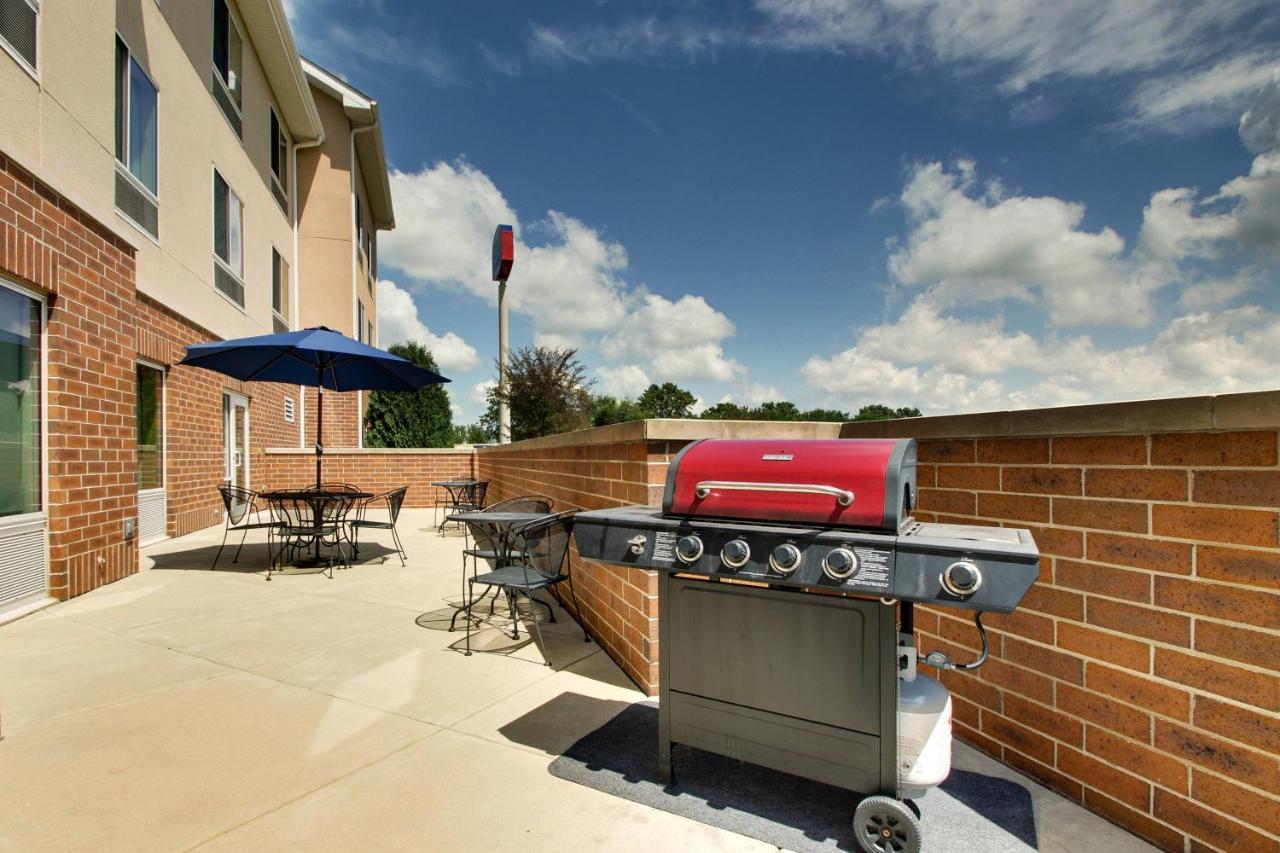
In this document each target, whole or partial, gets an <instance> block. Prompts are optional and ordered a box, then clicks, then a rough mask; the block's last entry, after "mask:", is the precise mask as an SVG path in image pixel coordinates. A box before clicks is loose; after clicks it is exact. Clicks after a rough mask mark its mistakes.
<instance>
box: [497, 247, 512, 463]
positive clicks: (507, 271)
mask: <svg viewBox="0 0 1280 853" xmlns="http://www.w3.org/2000/svg"><path fill="white" fill-rule="evenodd" d="M515 259H516V235H515V232H514V230H513V229H512V228H511V226H510V225H499V226H498V227H497V228H496V229H495V230H494V232H493V280H494V281H496V282H497V283H498V443H499V444H508V443H510V441H511V407H510V406H508V405H507V398H506V393H507V278H508V276H510V275H511V267H512V265H514V264H515Z"/></svg>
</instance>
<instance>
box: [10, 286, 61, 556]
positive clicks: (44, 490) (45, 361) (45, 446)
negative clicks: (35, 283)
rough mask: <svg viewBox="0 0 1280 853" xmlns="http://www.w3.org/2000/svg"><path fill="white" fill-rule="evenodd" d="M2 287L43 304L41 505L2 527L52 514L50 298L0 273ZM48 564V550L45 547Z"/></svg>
mask: <svg viewBox="0 0 1280 853" xmlns="http://www.w3.org/2000/svg"><path fill="white" fill-rule="evenodd" d="M0 290H9V291H11V292H13V293H16V294H18V295H19V296H25V297H27V298H28V299H30V300H32V301H34V302H36V303H37V304H38V305H39V306H40V508H39V509H37V510H35V511H33V512H22V513H14V514H13V515H3V516H0V529H4V528H7V527H9V526H11V525H19V524H26V523H29V522H32V521H41V522H44V521H47V520H48V515H49V300H48V298H47V297H46V296H45V294H43V293H41V292H39V291H36V290H30V289H28V288H26V287H23V286H22V285H21V284H19V283H18V282H16V281H14V280H13V279H12V278H10V277H9V276H7V275H5V274H3V273H0ZM44 556H45V564H46V565H48V561H49V553H48V549H47V543H46V550H45V555H44Z"/></svg>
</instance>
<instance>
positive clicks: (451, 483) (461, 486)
mask: <svg viewBox="0 0 1280 853" xmlns="http://www.w3.org/2000/svg"><path fill="white" fill-rule="evenodd" d="M480 482H481V481H480V480H436V481H435V482H433V483H432V484H431V485H433V486H438V487H439V488H442V489H444V491H445V494H446V495H447V496H448V497H447V498H446V501H447V502H448V505H447V506H446V507H445V517H444V518H443V519H441V521H440V523H439V524H438V525H436V532H437V533H443V532H444V526H445V525H446V524H448V523H449V522H450V521H452V519H451V518H450V517H449V513H452V512H456V511H457V509H458V507H459V506H460V505H461V504H462V503H463V497H464V496H465V495H466V493H467V490H468V489H473V488H475V487H476V486H478V485H480ZM423 529H424V530H430V529H431V528H429V527H427V528H423Z"/></svg>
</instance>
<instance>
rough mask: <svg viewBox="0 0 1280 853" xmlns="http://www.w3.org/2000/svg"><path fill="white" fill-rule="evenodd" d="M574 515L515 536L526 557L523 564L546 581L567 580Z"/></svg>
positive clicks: (553, 518) (559, 516)
mask: <svg viewBox="0 0 1280 853" xmlns="http://www.w3.org/2000/svg"><path fill="white" fill-rule="evenodd" d="M575 513H576V510H573V511H570V512H562V513H559V514H557V515H553V516H551V517H549V518H545V519H541V520H539V521H535V522H533V523H532V524H528V525H525V526H524V527H522V528H521V529H520V531H519V532H518V533H517V534H516V544H517V546H518V547H519V549H520V551H521V552H522V554H523V556H524V560H523V561H522V562H524V564H525V565H527V566H528V567H529V568H531V569H533V570H535V571H537V573H538V574H540V575H542V576H543V577H544V578H549V579H552V580H554V579H556V578H561V577H564V572H563V569H564V561H565V556H566V555H567V554H568V553H569V539H570V538H571V537H572V536H573V517H574V515H575Z"/></svg>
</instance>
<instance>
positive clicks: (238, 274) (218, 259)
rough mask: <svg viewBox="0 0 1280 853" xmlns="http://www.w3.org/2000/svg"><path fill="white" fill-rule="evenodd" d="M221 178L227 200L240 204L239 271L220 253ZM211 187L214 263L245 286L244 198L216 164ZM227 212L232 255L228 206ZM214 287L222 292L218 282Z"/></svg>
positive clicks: (230, 300) (228, 298)
mask: <svg viewBox="0 0 1280 853" xmlns="http://www.w3.org/2000/svg"><path fill="white" fill-rule="evenodd" d="M219 180H220V181H222V185H223V186H225V187H226V188H227V196H228V199H227V200H228V202H230V200H231V199H232V198H234V199H235V200H236V202H237V203H238V204H239V206H240V215H239V217H238V222H239V239H240V270H239V271H237V270H236V269H235V268H234V267H232V266H231V262H230V260H224V259H223V258H222V256H221V255H219V254H218V213H217V207H218V181H219ZM211 188H212V193H213V203H212V204H211V205H210V210H211V212H212V213H213V216H212V222H211V223H210V224H211V226H212V227H211V229H210V230H211V233H210V237H211V242H212V253H211V254H212V255H213V262H214V264H216V265H218V266H221V267H222V268H223V269H224V270H225V271H226V272H227V273H228V274H229V275H232V276H234V277H235V280H236V281H237V282H239V284H240V286H241V287H244V200H243V199H242V198H240V194H239V193H237V192H236V191H235V188H234V187H232V186H231V182H230V181H228V180H227V179H226V178H225V177H223V175H222V173H221V172H220V171H218V167H217V166H214V167H213V180H212V181H211ZM227 214H228V215H227V254H228V255H230V254H231V217H230V208H228V210H227ZM213 289H214V290H216V291H218V293H222V290H221V288H219V287H218V286H217V284H216V283H215V284H214V288H213ZM222 295H223V296H224V297H226V299H227V301H228V302H230V303H231V304H232V305H235V306H236V307H237V308H239V309H240V310H241V311H243V310H245V308H244V306H243V305H241V304H240V303H238V302H236V301H235V300H234V299H232V298H231V297H230V296H228V295H227V294H225V293H222Z"/></svg>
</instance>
